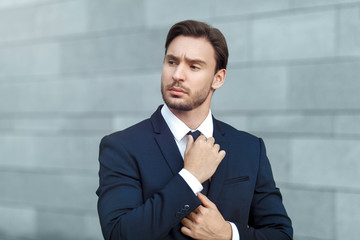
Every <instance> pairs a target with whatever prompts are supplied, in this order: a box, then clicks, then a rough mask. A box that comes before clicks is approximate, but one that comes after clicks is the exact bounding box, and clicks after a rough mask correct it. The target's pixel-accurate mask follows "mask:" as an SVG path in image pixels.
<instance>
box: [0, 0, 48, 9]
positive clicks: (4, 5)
mask: <svg viewBox="0 0 360 240" xmlns="http://www.w3.org/2000/svg"><path fill="white" fill-rule="evenodd" d="M52 1H54V0H2V1H1V2H0V9H12V8H17V7H27V6H33V5H36V4H40V3H47V2H52Z"/></svg>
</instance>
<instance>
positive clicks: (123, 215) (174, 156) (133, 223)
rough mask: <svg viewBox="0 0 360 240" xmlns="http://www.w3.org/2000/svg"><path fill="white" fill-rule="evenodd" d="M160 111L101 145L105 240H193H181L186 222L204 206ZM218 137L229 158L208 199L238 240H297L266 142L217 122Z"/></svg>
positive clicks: (100, 191)
mask: <svg viewBox="0 0 360 240" xmlns="http://www.w3.org/2000/svg"><path fill="white" fill-rule="evenodd" d="M160 109H161V106H160V107H159V108H158V110H157V111H156V112H155V113H154V114H153V115H152V116H151V118H150V119H147V120H144V121H142V122H140V123H138V124H136V125H134V126H132V127H130V128H128V129H126V130H123V131H120V132H116V133H113V134H111V135H108V136H105V137H104V138H103V139H102V141H101V144H100V156H99V161H100V170H99V177H100V186H99V188H98V190H97V194H98V196H99V201H98V212H99V217H100V223H101V227H102V231H103V235H104V237H105V239H112V240H118V239H130V240H136V239H141V240H144V239H149V240H153V239H190V238H188V237H186V236H184V235H183V234H182V233H181V232H180V227H181V220H182V218H184V217H185V216H186V215H187V214H189V213H190V212H191V211H193V210H194V209H196V208H197V207H198V206H199V205H200V204H201V202H200V201H199V199H198V198H197V197H196V195H195V194H194V193H193V192H192V190H191V189H190V187H189V186H188V185H187V183H186V182H185V181H184V180H183V178H182V177H181V176H180V175H179V174H178V172H179V171H180V170H181V169H182V168H183V165H184V163H183V159H182V157H181V155H180V152H179V150H178V148H177V145H176V143H175V140H174V137H173V135H172V133H171V131H170V129H169V128H168V126H167V124H166V122H165V120H164V119H163V117H162V115H161V112H160ZM213 135H214V138H215V140H216V142H217V143H218V144H219V145H220V146H221V149H224V150H225V151H226V156H225V158H224V159H223V160H222V162H221V163H220V165H219V166H218V168H217V170H216V172H215V174H214V175H213V177H212V180H211V185H210V188H209V193H208V198H209V199H210V200H211V201H212V202H214V203H215V204H216V206H217V208H218V209H219V211H220V212H221V214H222V216H223V217H224V219H225V220H227V221H231V222H233V223H235V224H236V226H237V227H238V230H239V232H240V237H241V240H253V239H254V240H255V239H256V240H260V239H262V240H265V239H267V240H283V239H284V240H285V239H292V227H291V221H290V219H289V217H288V215H287V213H286V211H285V209H284V206H283V204H282V199H281V195H280V192H279V190H278V189H277V188H276V186H275V183H274V180H273V176H272V172H271V167H270V163H269V161H268V158H267V157H266V152H265V146H264V143H263V141H262V140H261V139H259V138H257V137H254V136H252V135H250V134H248V133H245V132H241V131H238V130H236V129H234V128H233V127H231V126H229V125H227V124H225V123H223V122H220V121H218V120H216V119H214V134H213Z"/></svg>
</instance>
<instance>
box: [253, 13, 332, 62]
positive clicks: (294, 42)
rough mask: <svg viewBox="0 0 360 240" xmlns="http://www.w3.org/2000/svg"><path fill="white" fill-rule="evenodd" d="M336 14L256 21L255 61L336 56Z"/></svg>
mask: <svg viewBox="0 0 360 240" xmlns="http://www.w3.org/2000/svg"><path fill="white" fill-rule="evenodd" d="M335 18H336V14H335V12H334V11H326V12H315V13H301V14H300V13H294V14H291V15H284V16H279V17H274V18H263V19H257V20H254V21H253V28H252V38H253V59H254V60H256V61H269V60H270V61H272V60H289V59H307V58H319V57H331V56H334V54H335V46H336V44H335V43H336V41H335Z"/></svg>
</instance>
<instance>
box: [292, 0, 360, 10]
mask: <svg viewBox="0 0 360 240" xmlns="http://www.w3.org/2000/svg"><path fill="white" fill-rule="evenodd" d="M349 2H354V0H294V1H292V4H293V6H294V7H296V8H299V7H314V6H325V5H334V4H341V3H349Z"/></svg>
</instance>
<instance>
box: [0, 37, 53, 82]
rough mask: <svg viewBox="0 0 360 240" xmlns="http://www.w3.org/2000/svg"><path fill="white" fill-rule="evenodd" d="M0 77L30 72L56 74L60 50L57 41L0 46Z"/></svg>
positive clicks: (28, 73)
mask: <svg viewBox="0 0 360 240" xmlns="http://www.w3.org/2000/svg"><path fill="white" fill-rule="evenodd" d="M0 66H1V72H0V77H4V76H16V75H32V74H57V73H59V72H60V71H59V70H60V50H59V45H58V44H57V43H44V44H34V45H24V46H12V47H8V48H0Z"/></svg>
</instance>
